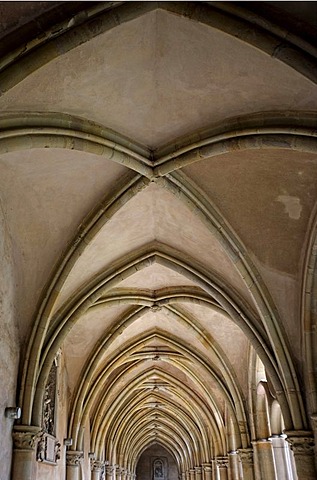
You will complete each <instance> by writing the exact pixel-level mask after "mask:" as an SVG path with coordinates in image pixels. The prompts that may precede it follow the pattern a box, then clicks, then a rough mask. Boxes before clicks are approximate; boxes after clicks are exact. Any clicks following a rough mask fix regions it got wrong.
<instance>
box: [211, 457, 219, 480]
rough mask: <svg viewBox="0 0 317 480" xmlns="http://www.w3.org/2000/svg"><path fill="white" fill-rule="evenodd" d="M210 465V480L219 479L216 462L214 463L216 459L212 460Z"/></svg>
mask: <svg viewBox="0 0 317 480" xmlns="http://www.w3.org/2000/svg"><path fill="white" fill-rule="evenodd" d="M211 465H212V474H211V478H212V480H218V479H219V471H218V470H219V469H218V467H217V462H216V459H215V458H213V459H212V460H211Z"/></svg>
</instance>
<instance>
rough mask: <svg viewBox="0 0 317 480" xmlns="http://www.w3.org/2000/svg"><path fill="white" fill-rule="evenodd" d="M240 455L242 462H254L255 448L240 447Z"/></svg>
mask: <svg viewBox="0 0 317 480" xmlns="http://www.w3.org/2000/svg"><path fill="white" fill-rule="evenodd" d="M237 452H238V455H239V457H240V460H241V462H242V463H246V464H249V465H252V464H253V449H252V448H239V449H238V450H237Z"/></svg>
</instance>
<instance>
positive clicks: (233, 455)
mask: <svg viewBox="0 0 317 480" xmlns="http://www.w3.org/2000/svg"><path fill="white" fill-rule="evenodd" d="M228 461H229V470H228V474H229V475H228V477H229V480H240V472H239V462H240V460H239V456H238V453H237V451H236V450H232V451H231V452H229V453H228Z"/></svg>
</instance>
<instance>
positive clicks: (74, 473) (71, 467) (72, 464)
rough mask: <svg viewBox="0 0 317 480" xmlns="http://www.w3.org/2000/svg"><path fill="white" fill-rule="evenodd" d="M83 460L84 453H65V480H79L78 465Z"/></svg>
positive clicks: (72, 451)
mask: <svg viewBox="0 0 317 480" xmlns="http://www.w3.org/2000/svg"><path fill="white" fill-rule="evenodd" d="M83 459H84V453H83V452H80V451H76V450H68V451H67V452H66V479H67V480H79V479H80V476H79V475H80V465H81V463H82V461H83Z"/></svg>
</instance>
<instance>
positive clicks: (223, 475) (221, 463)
mask: <svg viewBox="0 0 317 480" xmlns="http://www.w3.org/2000/svg"><path fill="white" fill-rule="evenodd" d="M216 462H217V467H218V472H219V480H228V464H229V462H228V457H226V456H224V457H217V458H216Z"/></svg>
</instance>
